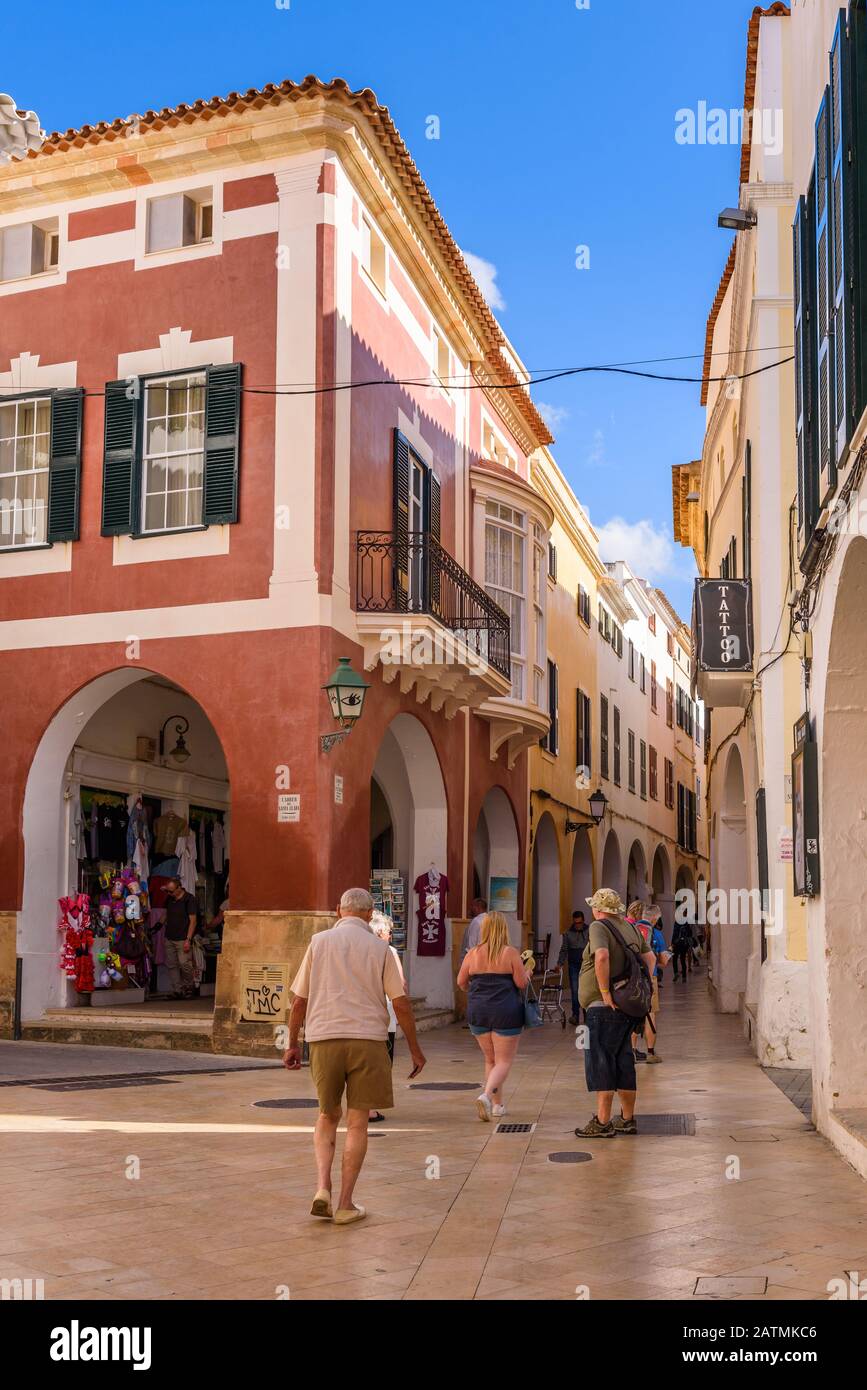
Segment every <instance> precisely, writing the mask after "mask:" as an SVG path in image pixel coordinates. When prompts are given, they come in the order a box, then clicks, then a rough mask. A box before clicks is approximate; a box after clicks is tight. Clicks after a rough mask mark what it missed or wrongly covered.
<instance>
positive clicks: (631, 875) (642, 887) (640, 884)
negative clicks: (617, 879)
mask: <svg viewBox="0 0 867 1390" xmlns="http://www.w3.org/2000/svg"><path fill="white" fill-rule="evenodd" d="M649 897H650V891H649V884H648V882H647V860H646V858H645V856H644V846H643V845H642V844H641V841H640V840H634V841H633V843H632V847H631V849H630V851H629V862H628V865H627V869H626V902H627V906H628V905H629V903H631V902H633V901H634V900H635V899H636V898H639V899H640V900H641V901H642V902H646V901H647V900H648V898H649Z"/></svg>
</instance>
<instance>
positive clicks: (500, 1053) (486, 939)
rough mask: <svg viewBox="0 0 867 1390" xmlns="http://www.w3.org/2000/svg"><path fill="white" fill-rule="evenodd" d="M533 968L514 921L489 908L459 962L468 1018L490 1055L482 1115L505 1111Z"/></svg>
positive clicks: (481, 1101) (488, 1116)
mask: <svg viewBox="0 0 867 1390" xmlns="http://www.w3.org/2000/svg"><path fill="white" fill-rule="evenodd" d="M530 978H531V972H530V971H529V970H528V969H527V967H526V966H525V965H524V962H523V961H522V959H521V956H520V954H519V952H518V951H517V950H516V949H515V947H514V946H511V945H510V944H509V924H508V922H507V921H506V919H505V917H504V916H503V914H502V913H501V912H488V913H486V914H485V917H484V919H483V921H482V938H481V942H480V943H479V945H478V946H474V947H472V949H471V950H470V951H468V953H467V957H466V959H465V961H464V963H463V965H462V966H461V968H460V972H459V974H458V985H459V986H460V988H461V989H465V990H467V993H468V996H469V1002H468V1005H467V1021H468V1023H469V1027H470V1032H471V1033H472V1034H473V1036H474V1038H475V1039H476V1042H477V1043H478V1044H479V1047H480V1048H481V1051H482V1055H483V1056H484V1059H485V1085H484V1090H483V1091H482V1093H481V1095H479V1096H478V1097H477V1098H476V1106H477V1108H478V1112H479V1119H481V1120H490V1119H491V1118H492V1117H496V1118H499V1117H500V1116H501V1115H505V1113H506V1107H505V1104H504V1101H503V1086H504V1084H505V1082H506V1079H507V1077H508V1075H509V1072H510V1071H511V1069H512V1063H513V1062H514V1060H515V1057H516V1056H517V1054H518V1044H519V1043H520V1041H521V1034H522V1032H523V1031H524V991H525V990H526V988H527V985H528V984H529V983H530Z"/></svg>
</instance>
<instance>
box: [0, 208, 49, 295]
mask: <svg viewBox="0 0 867 1390" xmlns="http://www.w3.org/2000/svg"><path fill="white" fill-rule="evenodd" d="M58 225H59V224H58V221H57V218H56V217H55V218H49V219H48V220H47V221H45V222H22V223H19V225H18V226H17V227H4V228H3V230H2V231H0V280H26V279H28V278H29V277H30V276H31V275H44V274H45V272H46V271H48V270H54V269H55V268H56V266H57V261H58V253H59V245H60V235H59V231H58Z"/></svg>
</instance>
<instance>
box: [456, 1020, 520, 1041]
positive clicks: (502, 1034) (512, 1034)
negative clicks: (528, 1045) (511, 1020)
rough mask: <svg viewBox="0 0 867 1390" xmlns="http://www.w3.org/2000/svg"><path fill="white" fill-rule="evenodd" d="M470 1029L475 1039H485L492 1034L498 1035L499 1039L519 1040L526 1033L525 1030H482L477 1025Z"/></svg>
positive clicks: (471, 1026) (471, 1025)
mask: <svg viewBox="0 0 867 1390" xmlns="http://www.w3.org/2000/svg"><path fill="white" fill-rule="evenodd" d="M469 1028H470V1032H471V1033H472V1035H473V1037H474V1038H485V1037H487V1036H488V1035H489V1034H490V1033H496V1035H497V1037H498V1038H519V1037H520V1036H521V1034H522V1033H523V1031H524V1030H523V1028H480V1027H479V1026H478V1025H477V1024H475V1023H471V1024H470V1025H469Z"/></svg>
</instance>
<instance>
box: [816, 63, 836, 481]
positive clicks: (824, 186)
mask: <svg viewBox="0 0 867 1390" xmlns="http://www.w3.org/2000/svg"><path fill="white" fill-rule="evenodd" d="M830 107H831V97H830V89H829V88H827V87H826V88H825V94H824V96H823V97H822V104H821V106H820V107H819V115H818V116H817V118H816V303H817V309H818V314H817V322H816V362H817V368H816V369H817V382H818V402H817V449H818V458H819V506H820V507H823V506H824V505H825V503H826V501H827V500H828V498H829V497H830V495H831V493H832V492H833V490H834V487H835V485H836V481H837V469H836V457H837V453H836V445H835V444H833V440H834V357H833V353H832V350H831V332H832V330H833V322H832V320H833V300H832V294H833V290H832V273H831V265H832V260H833V256H832V246H831V240H832V225H831V215H830V208H831V180H830V144H831V120H830V114H831V113H830Z"/></svg>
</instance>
